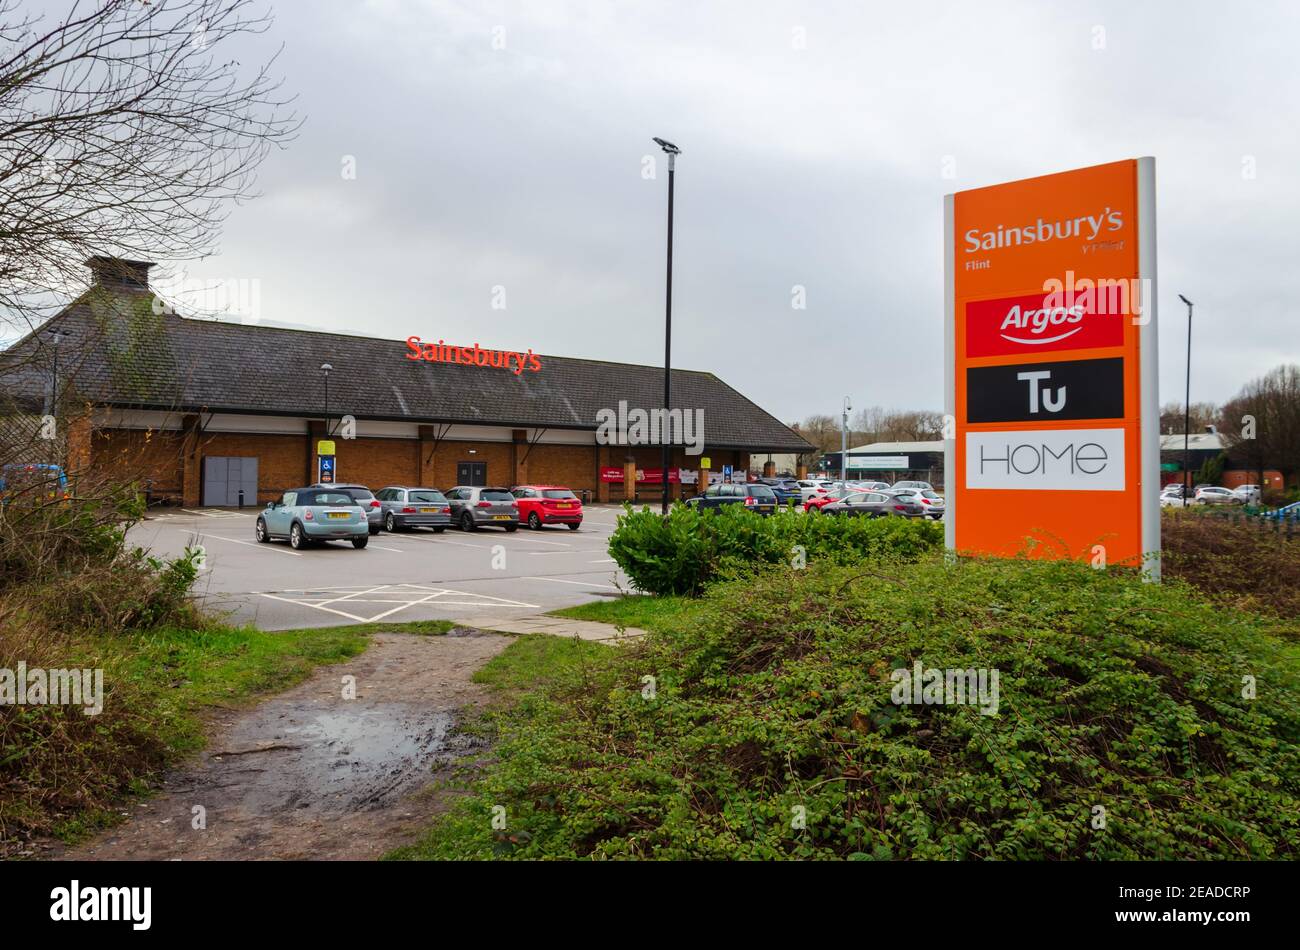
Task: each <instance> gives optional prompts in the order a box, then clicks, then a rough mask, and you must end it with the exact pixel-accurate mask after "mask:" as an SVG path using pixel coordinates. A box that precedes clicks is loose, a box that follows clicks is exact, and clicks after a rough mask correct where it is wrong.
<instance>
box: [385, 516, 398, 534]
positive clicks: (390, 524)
mask: <svg viewBox="0 0 1300 950" xmlns="http://www.w3.org/2000/svg"><path fill="white" fill-rule="evenodd" d="M384 530H385V531H387V532H389V533H390V534H391V533H393V532H395V531H396V530H397V520H396V519H395V518H394V517H393V513H392V512H391V511H390V512H389V513H388V514H386V515H384Z"/></svg>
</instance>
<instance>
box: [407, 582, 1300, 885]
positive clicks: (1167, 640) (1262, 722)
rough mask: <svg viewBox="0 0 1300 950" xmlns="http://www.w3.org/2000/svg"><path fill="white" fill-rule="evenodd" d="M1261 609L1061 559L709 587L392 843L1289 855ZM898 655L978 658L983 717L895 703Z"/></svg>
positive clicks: (1299, 838) (427, 853) (515, 850)
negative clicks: (988, 684)
mask: <svg viewBox="0 0 1300 950" xmlns="http://www.w3.org/2000/svg"><path fill="white" fill-rule="evenodd" d="M1271 624H1276V622H1275V621H1270V620H1268V619H1266V618H1260V617H1256V616H1253V615H1250V614H1245V613H1240V612H1236V611H1234V610H1232V609H1225V608H1223V607H1222V606H1216V605H1213V604H1211V603H1210V602H1208V601H1206V600H1205V599H1204V598H1202V597H1201V596H1199V595H1198V594H1197V593H1196V592H1195V591H1193V590H1192V589H1191V588H1189V587H1187V586H1186V585H1185V584H1182V583H1180V582H1177V581H1174V582H1171V583H1166V584H1164V585H1151V584H1143V583H1141V582H1139V581H1137V580H1136V579H1135V578H1134V577H1133V575H1132V573H1131V572H1115V571H1097V570H1092V569H1090V568H1089V567H1087V566H1084V565H1078V564H1073V563H1061V562H1044V561H1029V560H1001V561H997V560H969V561H966V560H963V561H960V562H956V563H947V562H945V560H944V559H941V558H931V559H927V560H925V561H923V562H922V563H920V564H916V565H909V566H906V567H904V566H892V565H889V564H887V563H885V564H878V565H874V566H873V568H872V569H871V570H854V569H851V568H845V567H838V566H834V565H829V564H826V565H822V566H815V567H811V568H810V569H809V570H806V571H793V570H787V569H776V570H771V571H767V572H765V573H764V574H762V575H761V576H759V577H757V578H747V579H745V580H744V581H743V582H732V583H722V584H717V585H715V586H713V587H712V588H710V589H709V591H708V592H707V593H706V594H705V595H704V596H703V597H702V598H700V599H698V600H696V601H693V602H689V603H688V604H687V606H686V608H685V610H684V611H683V614H682V615H681V616H680V617H679V618H678V619H677V620H676V621H673V622H672V623H670V624H669V625H668V626H665V627H664V628H663V629H662V630H661V631H660V632H655V633H651V634H650V635H649V636H647V637H645V638H644V639H642V640H641V641H640V642H638V643H636V644H633V645H628V646H624V647H621V648H620V649H619V650H617V651H610V653H609V655H608V656H607V657H593V658H590V659H589V660H588V661H587V662H585V663H584V664H583V665H582V666H581V668H580V669H575V670H573V671H572V672H571V673H570V674H568V675H566V676H562V677H560V678H559V679H557V680H556V682H555V684H554V685H553V686H551V687H550V688H548V689H546V690H543V691H540V692H538V693H535V694H533V695H532V696H530V697H527V698H525V700H524V701H523V703H522V704H521V705H520V706H519V707H518V709H517V710H516V711H515V712H513V713H511V714H510V715H509V717H508V718H507V719H506V720H505V723H504V725H503V727H502V729H501V740H500V742H499V743H498V746H497V748H496V750H495V755H494V763H493V764H492V765H491V766H490V767H488V769H487V771H486V772H485V773H483V774H482V775H481V776H480V778H479V781H478V782H477V784H476V786H475V788H474V790H473V793H472V794H471V795H470V796H469V797H467V798H466V799H465V800H464V801H462V802H461V803H460V805H459V806H458V807H457V808H456V809H455V810H453V812H451V813H450V814H449V815H448V816H446V817H445V818H443V819H442V820H441V821H440V823H439V824H438V825H436V826H435V827H434V829H433V830H432V831H431V832H430V833H429V835H428V837H427V838H426V839H425V841H424V842H422V843H421V844H420V845H418V846H417V847H416V848H414V849H412V850H411V851H409V852H407V853H406V856H420V857H433V858H464V857H478V858H493V857H506V858H516V857H517V858H630V857H631V858H647V857H648V858H673V859H676V858H685V859H771V858H849V859H891V858H894V859H906V858H915V859H962V858H968V859H1063V860H1073V859H1224V858H1227V859H1242V858H1294V857H1296V856H1297V855H1298V854H1300V683H1298V676H1297V670H1298V668H1300V649H1298V648H1297V643H1296V641H1295V639H1294V638H1293V635H1292V638H1291V639H1287V638H1286V636H1285V635H1282V636H1280V635H1279V634H1280V633H1281V634H1285V631H1283V630H1281V629H1280V628H1276V627H1270V625H1271ZM916 661H920V662H921V663H922V664H923V665H924V666H925V667H927V668H929V667H934V668H939V669H949V668H955V669H968V668H974V669H980V668H983V669H990V670H997V671H999V697H998V699H999V702H998V706H997V711H996V713H995V714H993V715H983V714H982V713H981V711H980V709H979V708H978V707H977V706H972V705H957V704H954V705H900V704H895V703H894V702H893V701H892V696H891V694H892V691H893V688H894V682H893V680H892V679H891V674H892V672H893V671H894V670H896V669H910V668H911V666H912V664H913V663H914V662H916ZM648 677H653V680H649V679H648ZM1246 677H1249V678H1250V679H1249V680H1245V679H1244V678H1246ZM1244 681H1245V682H1250V683H1253V684H1254V686H1255V689H1256V690H1257V693H1256V698H1247V696H1245V695H1243V691H1244V690H1243V682H1244ZM651 682H652V683H653V684H654V685H653V689H654V692H653V694H647V689H648V687H647V684H648V683H651ZM497 806H500V808H504V813H505V814H506V815H507V816H508V820H509V824H508V827H507V828H506V829H504V830H497V831H494V830H493V824H492V818H493V815H494V814H499V813H500V811H499V809H498V808H497ZM800 815H803V816H804V821H802V822H801V821H799V817H800Z"/></svg>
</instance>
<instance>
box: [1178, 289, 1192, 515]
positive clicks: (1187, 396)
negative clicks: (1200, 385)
mask: <svg viewBox="0 0 1300 950" xmlns="http://www.w3.org/2000/svg"><path fill="white" fill-rule="evenodd" d="M1178 299H1179V300H1181V301H1182V302H1183V303H1185V304H1187V388H1186V389H1185V390H1184V394H1183V507H1184V508H1186V507H1187V506H1188V505H1190V504H1191V503H1192V468H1191V458H1192V454H1191V450H1190V449H1189V448H1188V446H1189V445H1190V444H1191V431H1192V302H1191V301H1190V300H1188V299H1187V298H1186V297H1184V296H1183V295H1182V294H1179V295H1178Z"/></svg>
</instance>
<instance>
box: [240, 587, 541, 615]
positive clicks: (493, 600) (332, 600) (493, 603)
mask: <svg viewBox="0 0 1300 950" xmlns="http://www.w3.org/2000/svg"><path fill="white" fill-rule="evenodd" d="M399 588H408V589H409V593H410V594H411V595H412V596H410V597H407V598H403V599H398V600H393V599H390V598H389V597H384V596H382V595H384V594H389V595H399V596H400V595H401V594H402V593H403V591H401V590H399ZM311 590H312V591H313V592H315V591H321V592H324V591H326V590H327V588H323V587H316V588H311ZM331 590H334V591H336V592H337V591H344V590H346V591H348V592H347V593H344V594H341V595H339V596H333V597H327V598H325V599H323V600H322V599H320V598H317V597H311V598H307V599H302V598H292V597H282V596H280V595H279V594H272V593H267V592H260V593H259V596H262V597H267V598H269V599H271V600H279V601H282V602H284V603H287V604H294V605H296V606H298V607H310V608H312V609H314V610H324V611H326V612H327V613H332V614H337V615H338V616H340V617H347V618H348V619H349V620H355V621H356V622H357V623H377V622H378V621H380V620H383V619H384V618H385V617H388V616H391V615H392V614H395V613H397V612H398V611H401V610H406V609H407V608H408V607H417V606H436V607H439V608H442V607H464V608H472V609H476V610H483V609H484V608H487V607H523V608H527V609H530V610H540V609H541V607H540V605H539V604H528V603H524V602H523V601H519V600H507V599H506V598H504V597H492V596H490V595H487V594H473V593H470V592H469V591H463V590H454V589H452V588H449V587H430V586H424V585H420V584H380V585H378V586H376V587H354V588H351V589H349V588H344V587H335V588H331ZM282 593H303V594H305V593H306V591H305V590H303V591H283V592H282ZM373 594H378V595H380V596H378V597H372V596H369V595H373ZM448 595H452V596H455V597H465V598H472V599H468V600H463V601H462V600H450V599H444V598H447V596H448ZM331 604H345V605H349V606H350V605H352V604H383V605H385V606H387V605H392V606H390V607H389V609H388V610H385V611H382V612H381V613H378V614H376V615H375V616H373V617H360V616H358V615H356V614H352V613H348V612H347V611H344V610H340V609H338V608H337V607H334V606H330V605H331Z"/></svg>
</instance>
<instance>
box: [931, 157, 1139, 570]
mask: <svg viewBox="0 0 1300 950" xmlns="http://www.w3.org/2000/svg"><path fill="white" fill-rule="evenodd" d="M945 215H946V226H947V227H946V230H947V245H946V252H945V260H946V270H947V294H946V305H947V313H946V321H947V324H946V347H945V349H946V367H945V371H946V378H947V392H946V396H947V400H946V401H947V409H946V411H947V412H948V413H949V414H950V416H951V418H950V422H949V431H948V432H947V433H945V435H946V436H950V437H951V438H949V440H948V442H947V443H946V446H947V453H946V462H947V464H946V481H947V491H948V506H947V513H946V515H945V519H946V520H947V521H948V526H947V532H948V545H949V547H951V548H953V549H955V550H957V551H965V552H971V553H983V554H995V555H1003V556H1009V555H1014V554H1017V553H1019V552H1021V551H1029V552H1030V553H1031V554H1032V555H1034V556H1046V557H1056V558H1084V559H1089V560H1092V561H1093V562H1094V563H1097V564H1099V566H1100V564H1119V563H1125V564H1130V565H1134V566H1136V565H1138V564H1141V563H1143V560H1144V555H1145V554H1147V553H1148V552H1153V551H1158V550H1159V509H1158V499H1157V488H1158V485H1159V447H1158V439H1159V431H1158V415H1159V408H1158V407H1159V403H1158V396H1157V393H1156V375H1157V374H1156V348H1155V344H1156V336H1155V328H1156V324H1155V293H1154V288H1155V266H1154V262H1155V219H1154V218H1155V201H1154V161H1153V160H1152V159H1134V160H1130V161H1122V162H1114V163H1112V164H1108V165H1098V166H1095V167H1092V168H1084V169H1078V170H1076V171H1069V172H1063V173H1061V174H1055V175H1046V176H1043V177H1040V178H1030V179H1026V180H1024V181H1017V182H1011V183H1009V184H1003V185H994V186H992V187H988V188H977V189H974V190H971V191H963V192H959V193H957V194H955V195H949V196H948V198H947V201H946V209H945ZM1148 496H1149V497H1148ZM1147 569H1148V570H1149V571H1151V570H1155V571H1157V572H1158V564H1148V565H1147Z"/></svg>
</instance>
